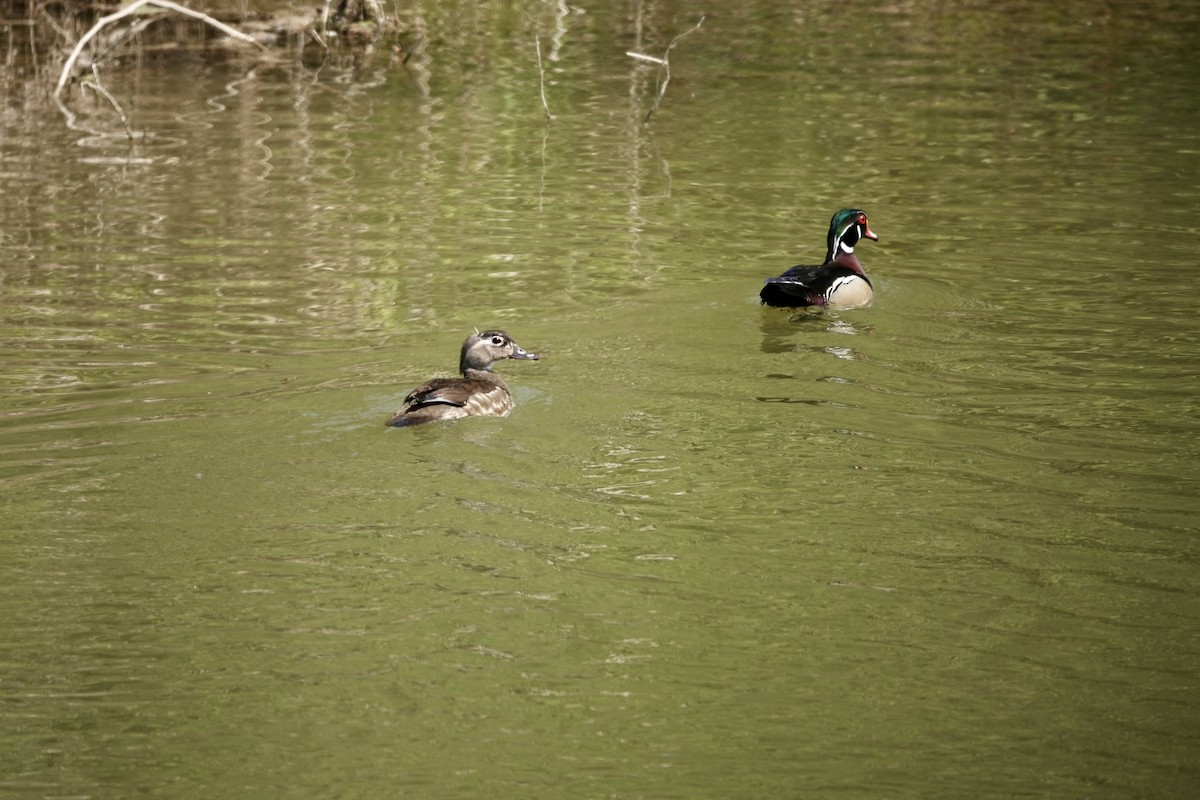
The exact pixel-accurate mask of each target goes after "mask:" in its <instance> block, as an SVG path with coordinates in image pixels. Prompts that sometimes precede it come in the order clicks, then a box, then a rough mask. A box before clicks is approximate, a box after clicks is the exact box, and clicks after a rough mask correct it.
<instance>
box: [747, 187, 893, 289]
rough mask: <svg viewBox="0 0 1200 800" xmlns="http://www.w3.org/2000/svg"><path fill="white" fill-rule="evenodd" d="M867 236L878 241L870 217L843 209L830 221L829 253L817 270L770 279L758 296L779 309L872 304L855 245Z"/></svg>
mask: <svg viewBox="0 0 1200 800" xmlns="http://www.w3.org/2000/svg"><path fill="white" fill-rule="evenodd" d="M864 237H866V238H867V239H872V240H874V241H879V237H878V236H876V235H875V234H874V233H872V232H871V228H870V226H869V225H867V214H866V212H865V211H860V210H858V209H857V208H843V209H842V210H841V211H839V212H837V213H836V214H834V215H833V219H831V220H830V221H829V237H828V240H827V241H828V243H829V250H828V252H826V254H825V263H824V264H821V265H820V266H818V267H807V266H798V267H792V268H791V269H789V270H788V271H787V272H785V273H783V274H782V275H780V276H779V277H778V278H767V285H766V286H764V287H763V288H762V291H761V292H759V294H758V296H759V297H761V298H762V301H763V303H764V304H765V305H768V306H775V307H776V308H800V307H801V306H829V307H830V308H859V307H860V306H865V305H867V304H868V303H870V302H871V298H872V297H873V296H874V292H873V291H872V289H871V281H870V279H869V278H867V273H866V272H864V271H863V268H862V264H859V263H858V258H856V257H855V255H854V245H856V244H858V240H859V239H862V238H864Z"/></svg>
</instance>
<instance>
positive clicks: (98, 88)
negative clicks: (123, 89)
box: [83, 64, 133, 141]
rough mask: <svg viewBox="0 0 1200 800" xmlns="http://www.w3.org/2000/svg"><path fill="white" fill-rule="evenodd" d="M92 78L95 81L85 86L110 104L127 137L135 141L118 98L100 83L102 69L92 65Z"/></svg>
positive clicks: (88, 82)
mask: <svg viewBox="0 0 1200 800" xmlns="http://www.w3.org/2000/svg"><path fill="white" fill-rule="evenodd" d="M92 78H93V80H90V81H84V82H83V85H84V86H86V87H87V88H89V89H91V90H92V91H94V92H96V93H97V94H99V95H100V96H101V97H103V98H104V99H105V100H107V101H108V102H109V105H111V106H112V107H113V110H114V111H116V112H117V116H118V117H120V118H121V124H123V125H124V126H125V135H126V136H128V137H129V140H130V141H133V128H131V127H129V117H127V116H125V112H124V111H123V110H122V109H121V104H120V103H118V102H117V98H115V97H113V96H112V93H111V92H110V91H108V89H105V88H104V84H102V83H101V82H100V68H99V67H98V66H96V65H95V64H92Z"/></svg>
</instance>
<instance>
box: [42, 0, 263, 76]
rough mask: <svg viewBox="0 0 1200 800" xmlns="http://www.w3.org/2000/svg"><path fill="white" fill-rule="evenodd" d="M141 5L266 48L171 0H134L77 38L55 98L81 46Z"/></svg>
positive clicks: (221, 23) (64, 66)
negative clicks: (163, 9)
mask: <svg viewBox="0 0 1200 800" xmlns="http://www.w3.org/2000/svg"><path fill="white" fill-rule="evenodd" d="M143 6H157V7H158V8H165V9H167V10H168V11H175V12H178V13H180V14H183V15H184V16H188V17H193V18H195V19H198V20H200V21H201V22H205V23H207V24H209V25H211V26H213V27H214V28H216V29H217V30H219V31H221V32H222V33H224V34H225V35H227V36H230V37H232V38H234V39H238V40H240V41H243V42H248V43H249V44H252V45H254V46H255V47H257V48H259V49H260V50H265V49H266V48H265V47H263V45H262V43H261V42H258V41H257V40H255V39H252V38H251V37H249V36H247V35H246V34H244V33H242V32H241V31H239V30H237V29H236V28H231V27H229V26H228V25H226V24H225V23H224V22H220V21H218V20H215V19H213V18H212V17H210V16H209V15H207V14H202V13H200V12H199V11H193V10H192V9H190V8H188V7H187V6H181V5H179V4H178V3H173V2H171V0H134V1H133V2H132V3H130V4H129V5H127V6H125V7H124V8H122V9H120V10H119V11H114V12H113V13H111V14H109V15H108V16H105V17H101V18H100V19H98V20H96V24H95V25H93V26H92V27H91V28H90V29H89V30H88V32H87V33H85V34H84V35H83V36H82V37H81V38H80V39H79V41H78V42H76V44H75V49H74V50H72V51H71V55H70V56H68V57H67V63H65V64H63V69H62V74H60V75H59V76H58V85H57V86H55V87H54V96H55V97H56V98H57V97H58V95H59V94H60V93H61V92H62V88H63V86H65V85H66V83H67V81H68V80H69V79H70V77H71V69H72V68H73V67H74V66H75V60H76V59H77V58H79V54H80V53H81V52H83V48H84V47H85V46H87V43H88V42H90V41H91V40H92V39H93V38H95V36H96V34H98V33H99V32H100V31H101V30H102V29H103V28H104V26H106V25H109V24H111V23H113V22H116V21H118V20H121V19H124V18H125V17H128V16H130V15H131V14H135V13H137V12H138V11H139V10H141V8H142V7H143Z"/></svg>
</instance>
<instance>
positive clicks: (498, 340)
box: [492, 336, 504, 347]
mask: <svg viewBox="0 0 1200 800" xmlns="http://www.w3.org/2000/svg"><path fill="white" fill-rule="evenodd" d="M492 344H494V345H496V346H497V347H500V346H501V345H502V344H504V337H503V336H493V337H492Z"/></svg>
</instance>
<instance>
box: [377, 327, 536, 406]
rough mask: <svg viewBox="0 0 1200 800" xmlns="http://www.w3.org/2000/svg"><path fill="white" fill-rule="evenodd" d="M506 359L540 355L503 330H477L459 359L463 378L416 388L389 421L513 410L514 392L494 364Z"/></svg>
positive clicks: (533, 358)
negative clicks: (493, 370) (494, 369)
mask: <svg viewBox="0 0 1200 800" xmlns="http://www.w3.org/2000/svg"><path fill="white" fill-rule="evenodd" d="M506 358H521V359H530V360H533V361H537V360H538V354H537V353H527V352H525V351H524V350H522V349H521V348H520V347H518V346H517V343H516V342H514V341H513V340H512V337H511V336H509V335H508V334H507V333H505V332H504V331H484V332H483V333H480V332H479V331H475V333H473V334H471V335H470V336H468V337H467V340H466V341H465V342H463V346H462V355H460V356H459V359H458V368H459V370H460V371H461V372H462V377H461V378H434V379H433V380H430V381H426V382H425V383H423V384H421V385H420V386H418V387H417V388H415V389H413V390H412V391H411V392H409V393H408V396H407V397H405V398H404V405H403V406H401V407H400V410H399V411H397V412H396V413H395V414H393V415H392V416H391V418H390V419H389V420H388V421H387V424H388V425H390V426H391V427H393V428H406V427H408V426H409V425H420V424H422V423H425V422H436V421H437V420H442V419H459V418H461V417H503V416H504V415H505V414H507V413H508V412H509V411H510V410H512V407H513V399H512V393H511V392H509V391H508V386H507V384H505V383H504V380H503V379H502V378H501V377H500V376H499V375H497V374H496V373H495V372H492V364H494V363H496V362H497V361H503V360H504V359H506Z"/></svg>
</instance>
